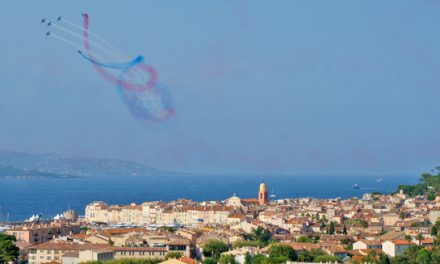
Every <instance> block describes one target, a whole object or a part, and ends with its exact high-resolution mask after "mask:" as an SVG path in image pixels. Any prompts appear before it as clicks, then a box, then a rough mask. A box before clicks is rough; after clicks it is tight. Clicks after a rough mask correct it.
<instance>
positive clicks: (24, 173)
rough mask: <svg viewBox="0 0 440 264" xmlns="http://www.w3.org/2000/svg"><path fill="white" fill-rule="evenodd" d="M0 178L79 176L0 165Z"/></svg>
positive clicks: (61, 177)
mask: <svg viewBox="0 0 440 264" xmlns="http://www.w3.org/2000/svg"><path fill="white" fill-rule="evenodd" d="M0 178H44V179H72V178H79V177H78V176H73V175H68V174H56V173H49V172H43V171H37V170H24V169H19V168H14V167H11V166H4V165H0Z"/></svg>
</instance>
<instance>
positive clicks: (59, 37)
mask: <svg viewBox="0 0 440 264" xmlns="http://www.w3.org/2000/svg"><path fill="white" fill-rule="evenodd" d="M50 35H51V37H54V38H56V39H59V40H61V41H64V42H66V43H67V44H69V45H72V46H74V47H75V48H77V49H82V47H81V46H80V45H79V44H76V43H75V42H73V41H70V40H68V39H66V38H63V37H61V36H58V35H56V34H54V33H51V34H50Z"/></svg>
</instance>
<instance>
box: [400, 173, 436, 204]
mask: <svg viewBox="0 0 440 264" xmlns="http://www.w3.org/2000/svg"><path fill="white" fill-rule="evenodd" d="M400 190H403V191H404V192H405V193H406V194H408V195H410V196H415V195H418V194H426V195H427V196H428V199H430V200H433V199H435V196H436V193H439V192H440V166H439V167H436V168H435V169H434V170H433V171H432V173H423V174H422V175H421V176H420V179H419V183H418V184H415V185H404V184H402V185H399V187H398V188H397V191H398V192H399V191H400Z"/></svg>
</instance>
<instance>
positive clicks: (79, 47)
mask: <svg viewBox="0 0 440 264" xmlns="http://www.w3.org/2000/svg"><path fill="white" fill-rule="evenodd" d="M50 37H54V38H56V39H58V40H61V41H63V42H65V43H67V44H69V45H71V46H73V47H75V48H77V49H78V50H81V49H82V48H83V47H82V46H81V45H79V44H78V43H75V42H73V41H71V40H69V39H66V38H64V37H61V36H59V35H57V34H55V33H51V34H50ZM94 56H95V57H96V58H98V59H99V60H102V59H103V56H101V55H94Z"/></svg>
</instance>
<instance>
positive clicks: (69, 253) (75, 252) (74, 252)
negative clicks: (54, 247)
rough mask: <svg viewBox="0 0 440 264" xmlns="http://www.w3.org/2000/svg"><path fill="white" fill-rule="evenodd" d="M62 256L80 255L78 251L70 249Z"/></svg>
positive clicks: (72, 256) (74, 256)
mask: <svg viewBox="0 0 440 264" xmlns="http://www.w3.org/2000/svg"><path fill="white" fill-rule="evenodd" d="M61 257H67V258H77V257H79V252H78V251H68V252H66V253H64V254H63V255H62V256H61Z"/></svg>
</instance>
